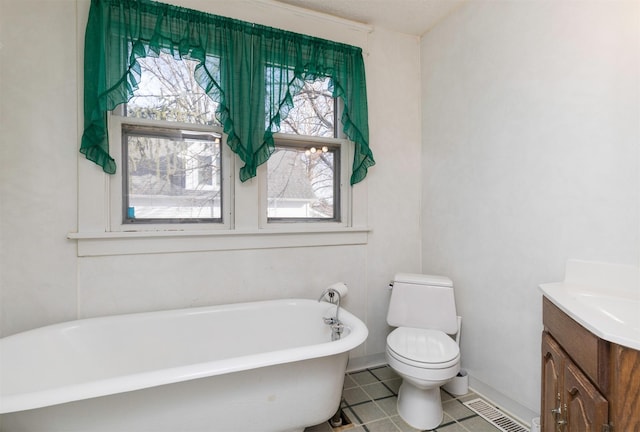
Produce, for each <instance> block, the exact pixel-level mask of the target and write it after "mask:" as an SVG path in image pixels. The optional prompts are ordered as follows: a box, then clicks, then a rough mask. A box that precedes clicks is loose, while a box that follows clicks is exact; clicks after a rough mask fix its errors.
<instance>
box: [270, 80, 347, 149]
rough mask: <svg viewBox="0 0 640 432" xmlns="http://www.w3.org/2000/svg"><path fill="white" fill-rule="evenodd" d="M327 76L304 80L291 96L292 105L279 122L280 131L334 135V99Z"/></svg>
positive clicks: (323, 135)
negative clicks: (302, 84)
mask: <svg viewBox="0 0 640 432" xmlns="http://www.w3.org/2000/svg"><path fill="white" fill-rule="evenodd" d="M329 82H330V79H329V78H325V79H319V80H316V81H314V82H306V83H305V84H304V87H303V88H302V90H301V91H300V93H298V94H297V95H295V96H294V97H293V103H294V107H293V108H292V109H291V110H290V111H289V113H288V115H287V117H286V118H285V119H284V120H282V121H281V122H280V132H282V133H288V134H296V135H308V136H317V137H327V138H333V137H335V129H334V124H335V100H334V99H333V97H332V96H331V92H330V91H329Z"/></svg>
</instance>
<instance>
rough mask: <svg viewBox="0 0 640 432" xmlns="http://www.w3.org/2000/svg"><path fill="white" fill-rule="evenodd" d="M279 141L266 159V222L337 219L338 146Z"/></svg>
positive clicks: (338, 216)
mask: <svg viewBox="0 0 640 432" xmlns="http://www.w3.org/2000/svg"><path fill="white" fill-rule="evenodd" d="M307 145H310V147H302V146H300V147H298V146H293V145H284V144H280V145H278V146H276V151H275V153H274V154H273V155H271V158H269V161H268V162H267V163H268V178H269V181H268V186H267V189H268V190H267V196H268V206H267V216H268V220H269V222H286V221H289V222H301V221H308V222H320V221H328V222H331V221H333V222H340V220H341V215H340V206H339V203H340V187H339V185H340V170H336V166H338V167H339V166H340V162H339V161H340V156H339V155H340V148H339V147H329V146H328V145H319V144H315V145H314V144H307Z"/></svg>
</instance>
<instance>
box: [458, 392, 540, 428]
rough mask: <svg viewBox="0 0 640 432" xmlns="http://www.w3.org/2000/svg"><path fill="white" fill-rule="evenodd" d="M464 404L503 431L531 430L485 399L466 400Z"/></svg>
mask: <svg viewBox="0 0 640 432" xmlns="http://www.w3.org/2000/svg"><path fill="white" fill-rule="evenodd" d="M464 404H465V405H466V406H467V407H468V408H469V409H471V410H473V411H475V412H477V413H478V415H480V417H482V418H483V419H485V420H486V421H488V422H489V423H491V424H492V425H494V426H495V427H497V428H498V429H500V430H501V431H503V432H529V430H528V429H526V428H525V427H524V426H522V425H521V424H520V423H518V422H516V421H515V420H513V419H512V418H511V417H509V416H508V415H506V414H505V413H503V412H502V411H500V410H499V409H497V408H495V407H493V406H491V405H489V404H488V403H487V402H486V401H485V400H482V399H473V400H470V401H468V402H465V403H464Z"/></svg>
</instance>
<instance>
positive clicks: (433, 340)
mask: <svg viewBox="0 0 640 432" xmlns="http://www.w3.org/2000/svg"><path fill="white" fill-rule="evenodd" d="M387 350H388V353H389V354H390V355H392V356H393V357H394V358H396V360H398V361H400V362H402V363H405V364H407V365H410V366H413V367H418V368H426V369H445V368H449V367H451V366H453V365H455V364H456V363H458V362H459V361H460V348H459V347H458V344H456V343H455V341H454V340H453V339H451V337H449V336H448V335H447V334H445V333H444V332H442V331H439V330H432V329H419V328H412V327H398V328H397V329H395V330H394V331H392V332H391V333H390V334H389V336H387Z"/></svg>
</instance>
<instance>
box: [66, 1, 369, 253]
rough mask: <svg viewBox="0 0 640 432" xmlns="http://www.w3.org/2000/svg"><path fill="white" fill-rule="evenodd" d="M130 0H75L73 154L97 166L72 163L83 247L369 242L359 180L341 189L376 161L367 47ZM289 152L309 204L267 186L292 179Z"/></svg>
mask: <svg viewBox="0 0 640 432" xmlns="http://www.w3.org/2000/svg"><path fill="white" fill-rule="evenodd" d="M83 5H84V3H83ZM137 5H138V3H137V2H133V3H132V2H130V1H128V0H95V1H92V2H91V3H90V5H89V3H87V4H86V8H87V9H88V20H87V27H86V32H85V35H84V36H85V38H84V40H85V45H84V62H85V64H84V79H83V80H82V82H83V85H84V131H83V134H82V140H81V145H80V152H81V153H82V154H83V155H84V156H85V157H86V158H87V159H88V160H90V161H92V162H95V163H96V164H97V165H98V166H99V167H101V170H96V169H94V168H93V166H92V165H90V164H83V163H81V164H79V166H78V175H79V185H78V187H79V218H78V233H71V234H70V235H69V237H70V238H75V239H78V240H79V242H78V254H79V255H80V256H96V255H109V254H110V255H116V254H135V253H160V252H178V251H205V250H206V251H211V250H236V249H260V248H271V247H292V246H296V245H298V246H326V245H336V244H340V245H344V244H362V243H364V242H366V241H367V234H366V233H367V229H366V226H367V222H366V216H367V211H366V184H364V185H362V186H359V187H357V188H349V187H347V185H349V184H351V185H355V184H357V183H359V182H361V181H362V180H363V179H364V178H365V176H366V174H367V170H368V168H369V167H371V166H373V164H374V163H375V162H374V161H373V156H372V153H371V150H370V148H369V140H368V133H369V131H368V115H367V97H366V79H365V73H364V72H365V71H364V62H363V57H362V49H361V48H360V47H356V46H350V45H345V44H342V43H338V42H333V41H329V40H325V39H319V38H315V37H311V36H307V35H301V34H297V33H292V32H288V31H285V30H278V29H275V28H272V27H265V26H262V25H259V24H254V23H247V22H242V21H239V20H236V19H231V18H225V17H221V16H217V15H213V14H209V13H205V12H200V11H196V10H191V9H186V8H182V7H177V6H173V5H168V4H162V3H158V2H145V3H144V5H143V6H144V7H138V6H137ZM84 7H85V6H83V8H84ZM160 23H161V24H162V25H160ZM186 34H188V35H189V37H188V38H185V35H186ZM230 41H233V43H230ZM247 47H251V48H252V49H253V50H254V52H253V54H255V55H247V52H246V49H247ZM265 65H270V66H267V67H266V70H265ZM270 73H271V75H270ZM261 76H264V77H265V79H260V78H259V77H261ZM326 76H329V77H330V79H325V78H324V77H326ZM317 78H320V79H317ZM307 81H308V82H307ZM298 90H300V91H298ZM333 96H335V100H334V97H333ZM292 99H295V100H294V101H293V103H291V102H292ZM323 99H325V100H326V101H327V104H326V107H327V108H329V109H328V110H327V111H321V110H318V108H320V106H321V105H320V102H321V101H322V100H323ZM336 101H338V102H339V108H340V109H339V112H338V110H337V109H336V107H337V106H338V105H337V104H336ZM315 110H318V111H315ZM309 113H312V114H313V115H309ZM336 118H340V119H341V123H340V124H339V123H338V122H337V121H336ZM343 134H344V135H343ZM313 149H315V150H316V151H315V152H313ZM270 156H271V157H272V158H273V159H270V158H269V157H270ZM314 158H315V159H314ZM285 163H288V164H289V166H291V164H298V165H299V166H300V167H302V170H303V171H302V172H303V173H304V174H305V179H304V182H305V183H306V184H305V185H303V188H304V189H306V192H305V195H304V199H305V200H306V201H305V202H304V203H303V205H302V207H303V208H304V209H305V210H304V213H301V212H298V213H290V212H289V213H284V212H283V208H284V207H283V206H282V201H280V202H277V203H276V202H275V201H274V200H271V199H270V198H269V197H268V195H271V196H272V197H274V198H282V197H288V196H289V195H290V194H292V193H293V192H292V191H291V190H289V189H288V188H283V183H282V180H283V179H288V180H289V181H288V182H287V186H291V185H292V184H293V183H297V182H299V181H301V180H300V179H301V177H297V178H294V177H286V176H283V175H282V171H283V170H285V172H286V168H285V166H286V164H285ZM103 173H106V174H109V175H104V174H103ZM114 174H115V175H114ZM254 177H255V179H254ZM294 179H295V181H292V180H294ZM269 203H271V204H269ZM302 221H304V222H305V223H291V222H302ZM105 240H107V241H105Z"/></svg>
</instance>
